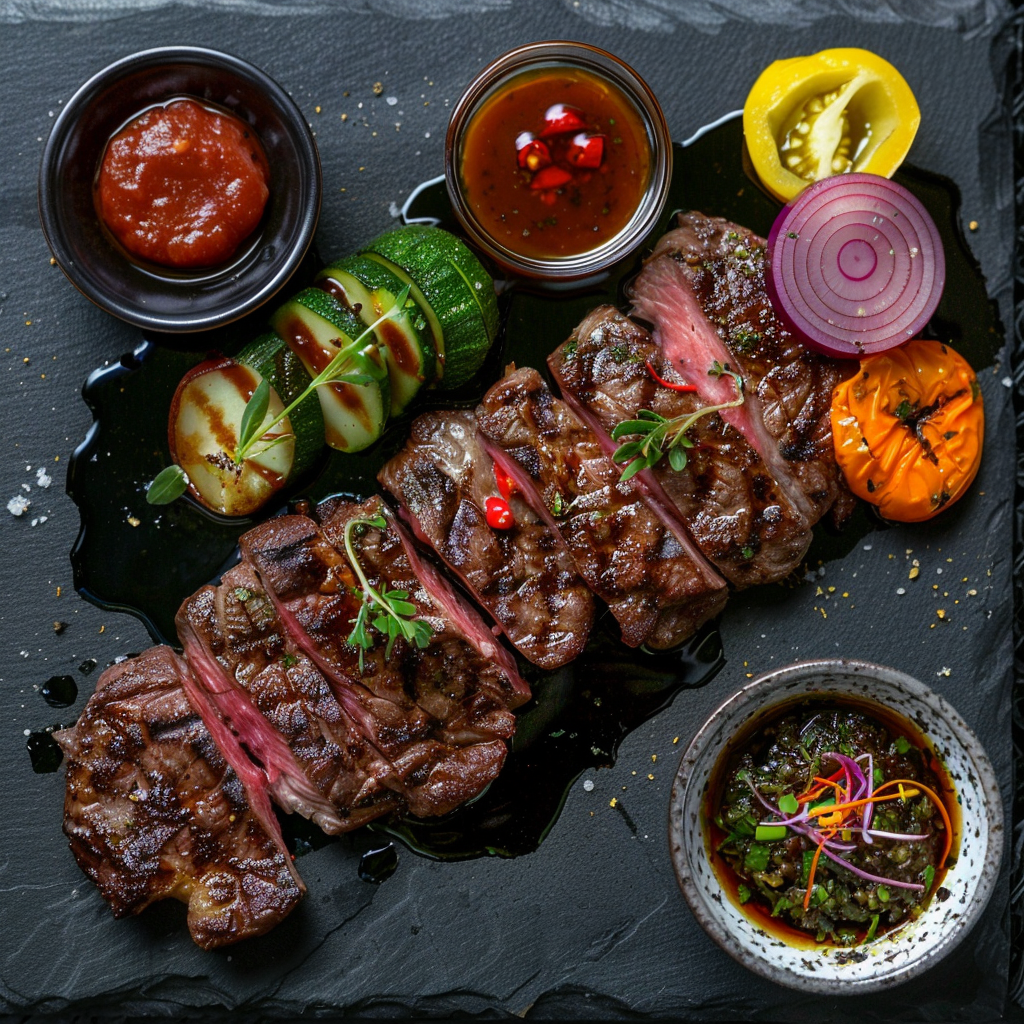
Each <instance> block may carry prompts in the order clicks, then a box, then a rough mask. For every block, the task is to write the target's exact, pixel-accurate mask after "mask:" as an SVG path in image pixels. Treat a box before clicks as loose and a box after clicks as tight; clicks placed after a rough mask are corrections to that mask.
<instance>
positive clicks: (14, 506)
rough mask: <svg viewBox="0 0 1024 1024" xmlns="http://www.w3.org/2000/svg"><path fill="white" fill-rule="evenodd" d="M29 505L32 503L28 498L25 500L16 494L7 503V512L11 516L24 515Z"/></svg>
mask: <svg viewBox="0 0 1024 1024" xmlns="http://www.w3.org/2000/svg"><path fill="white" fill-rule="evenodd" d="M31 504H32V502H30V501H29V500H28V498H25V497H23V496H22V495H20V494H16V495H15V496H14V497H13V498H11V500H10V501H9V502H7V511H8V512H10V513H11V515H12V516H20V515H24V513H25V511H26V510H27V509H28V507H29V505H31Z"/></svg>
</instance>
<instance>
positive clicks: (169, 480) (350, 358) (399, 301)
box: [146, 285, 411, 505]
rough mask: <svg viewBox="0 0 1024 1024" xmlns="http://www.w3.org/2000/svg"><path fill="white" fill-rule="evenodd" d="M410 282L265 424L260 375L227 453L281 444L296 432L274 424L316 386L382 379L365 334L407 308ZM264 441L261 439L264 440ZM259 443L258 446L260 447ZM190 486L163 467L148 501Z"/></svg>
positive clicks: (161, 501) (240, 457) (177, 471)
mask: <svg viewBox="0 0 1024 1024" xmlns="http://www.w3.org/2000/svg"><path fill="white" fill-rule="evenodd" d="M410 288H411V286H410V285H406V286H405V287H404V288H403V289H402V290H401V291H400V292H399V293H398V295H397V296H395V301H394V304H393V305H392V306H391V308H390V309H388V310H386V311H385V312H383V313H382V314H381V315H380V316H379V317H377V319H376V320H374V322H373V323H372V324H370V325H369V326H368V327H367V328H365V330H363V332H362V333H361V334H360V335H359V336H358V337H357V338H354V339H353V340H352V341H350V342H349V343H348V344H347V345H344V346H342V347H341V348H340V349H339V350H338V352H337V353H335V355H334V358H333V359H331V361H330V362H329V363H328V364H327V366H325V367H324V368H323V369H322V370H321V371H320V372H319V373H318V374H317V375H316V376H315V377H314V378H313V379H312V380H311V381H310V382H309V384H307V385H306V387H305V388H304V389H303V390H302V392H301V394H299V395H298V396H297V397H296V398H295V399H294V400H293V401H291V402H289V404H288V405H286V406H285V407H284V408H283V409H282V410H281V412H279V413H278V414H277V415H276V416H275V417H274V418H273V419H271V421H270V422H269V423H267V424H266V425H265V426H264V425H263V421H264V419H266V416H267V410H268V408H269V407H270V393H271V392H270V382H269V381H267V380H266V379H265V378H264V379H261V380H260V382H259V384H258V385H257V386H256V389H255V390H254V391H253V393H252V394H251V395H250V396H249V400H248V401H247V402H246V403H245V409H244V410H243V412H242V419H241V422H240V423H239V427H238V445H237V446H236V448H235V450H234V452H227V453H226V454H227V455H228V456H229V457H230V458H231V461H232V462H233V463H234V464H235V465H236V466H241V465H242V463H243V462H245V460H246V459H248V458H251V457H253V456H254V455H263V454H265V453H266V452H268V451H270V449H271V448H274V447H275V446H277V445H279V444H282V443H283V442H284V441H287V440H288V439H289V438H291V437H293V436H294V435H292V434H290V433H284V434H279V435H277V436H275V437H269V435H270V434H271V432H272V431H273V430H274V428H275V427H276V426H277V425H278V424H279V423H281V422H282V421H283V420H284V419H286V418H287V417H288V416H289V415H291V413H292V412H293V411H294V409H295V408H296V406H298V405H300V404H301V403H302V402H304V401H306V399H308V398H309V396H310V395H312V394H313V393H314V392H315V391H316V389H317V388H320V387H323V386H324V385H325V384H352V385H355V386H359V385H366V384H372V383H374V382H375V381H379V380H382V379H383V377H384V376H385V375H386V374H387V368H386V366H384V365H381V364H378V363H376V362H374V360H372V359H371V358H370V356H369V355H368V354H367V353H368V350H369V349H370V347H371V346H372V345H373V344H374V342H373V341H370V342H369V343H367V341H366V338H367V337H368V336H372V334H373V332H374V331H375V330H376V329H377V328H378V327H379V326H380V325H381V324H382V323H384V322H385V321H386V320H394V319H396V318H397V317H399V316H402V315H403V314H404V313H405V312H406V306H407V304H408V303H409V301H410V300H409V291H410ZM261 442H262V443H261ZM257 446H259V447H257ZM187 489H188V476H187V475H186V473H185V471H184V470H183V469H182V468H181V467H180V466H167V467H166V468H165V469H162V470H161V471H160V472H159V473H158V474H157V475H156V477H155V478H154V479H153V480H152V482H151V483H150V484H149V487H148V488H147V489H146V501H148V502H149V504H151V505H166V504H168V503H169V502H172V501H174V500H175V499H176V498H179V497H181V495H182V494H184V493H185V491H186V490H187Z"/></svg>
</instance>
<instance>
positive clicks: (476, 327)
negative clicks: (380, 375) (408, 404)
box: [363, 224, 498, 388]
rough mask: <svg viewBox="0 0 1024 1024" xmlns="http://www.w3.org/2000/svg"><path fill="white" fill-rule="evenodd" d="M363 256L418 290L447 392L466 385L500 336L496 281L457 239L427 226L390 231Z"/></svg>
mask: <svg viewBox="0 0 1024 1024" xmlns="http://www.w3.org/2000/svg"><path fill="white" fill-rule="evenodd" d="M363 255H365V256H368V257H369V258H371V259H374V260H377V261H378V262H380V263H382V264H383V265H384V266H387V267H388V268H389V269H390V270H392V271H393V272H394V273H395V274H396V275H397V276H398V277H399V278H400V279H401V280H402V281H404V282H405V283H406V284H409V285H411V286H412V287H411V294H412V297H413V298H414V299H415V300H416V302H417V303H418V305H419V307H420V309H422V310H423V312H424V314H425V315H426V318H427V322H428V323H429V324H430V329H431V331H432V332H433V335H434V346H435V349H436V351H437V358H438V368H437V377H438V379H439V380H441V381H442V384H443V386H444V387H445V388H457V387H458V386H459V385H460V384H465V383H466V382H467V381H468V380H469V379H470V378H471V377H472V376H473V375H474V374H475V373H476V371H477V370H479V369H480V367H481V366H482V365H483V361H484V359H485V358H486V356H487V352H488V351H489V349H490V347H491V345H492V343H493V342H494V339H495V337H496V336H497V333H498V300H497V297H496V296H495V293H494V282H493V280H492V279H491V277H490V275H489V274H488V273H487V271H486V270H484V268H483V266H481V264H480V261H479V260H478V259H477V258H476V257H475V256H474V255H473V254H472V253H471V252H470V251H469V249H468V248H466V246H465V244H464V243H463V242H462V241H460V240H459V239H458V238H456V237H455V236H454V235H452V234H449V233H448V232H447V231H443V230H442V229H441V228H434V227H428V226H427V225H425V224H409V225H406V226H405V227H401V228H396V229H395V230H393V231H388V232H387V233H385V234H383V235H381V236H380V237H379V238H375V239H374V240H373V241H372V242H370V243H369V244H368V245H366V246H365V247H364V249H363ZM442 378H443V380H442Z"/></svg>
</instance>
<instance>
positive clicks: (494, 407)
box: [477, 367, 726, 648]
mask: <svg viewBox="0 0 1024 1024" xmlns="http://www.w3.org/2000/svg"><path fill="white" fill-rule="evenodd" d="M477 421H478V422H479V424H480V428H481V431H482V433H483V435H484V436H485V438H486V439H487V442H488V450H489V451H490V452H491V453H492V454H493V455H494V456H495V457H496V459H498V460H499V462H501V464H502V465H503V466H504V467H505V468H506V469H507V470H508V471H509V472H510V473H511V474H512V475H513V476H514V477H515V478H516V480H517V482H518V483H519V486H520V488H521V490H522V491H523V493H524V494H526V495H528V496H532V500H533V502H534V510H535V511H536V512H537V513H538V514H539V515H541V516H542V517H543V518H544V519H545V521H547V522H549V523H550V524H551V525H553V526H555V525H557V528H558V530H559V531H560V532H561V534H562V537H563V538H564V540H565V543H566V545H567V547H568V548H569V551H570V553H571V554H572V556H573V558H574V559H575V561H576V566H577V568H578V569H579V572H580V575H581V576H582V577H583V579H584V580H586V582H587V584H588V585H589V586H590V587H591V589H592V590H593V591H594V592H595V593H596V594H597V595H598V596H599V597H601V598H602V599H603V600H605V601H606V602H607V603H608V606H609V608H610V609H611V611H612V614H613V615H614V616H615V618H616V619H617V620H618V622H619V625H620V627H621V629H622V639H623V640H624V641H625V642H626V643H627V644H629V645H630V646H633V647H637V646H639V645H640V644H642V643H647V644H648V645H649V646H651V647H655V648H667V647H671V646H673V645H674V644H676V643H678V642H680V641H681V640H683V639H684V638H685V637H687V636H689V635H690V634H692V633H693V632H695V631H696V630H697V629H698V628H699V627H700V626H701V625H702V624H703V623H704V622H706V621H708V619H710V618H712V617H713V616H714V615H715V614H717V612H718V611H719V610H720V609H721V607H722V606H723V604H724V602H725V594H726V591H725V589H724V585H723V582H722V580H721V579H720V578H719V577H717V575H715V574H714V573H713V572H712V571H711V570H710V569H709V568H708V567H706V566H705V565H704V564H702V561H703V560H702V559H701V560H700V561H697V560H695V559H694V558H693V557H691V555H690V553H689V552H688V551H687V550H686V547H685V544H686V542H687V539H686V538H681V537H680V536H679V535H678V534H677V533H675V532H674V531H673V529H672V527H670V526H667V525H666V524H665V523H664V522H663V521H662V520H661V518H659V516H658V515H656V514H655V512H654V511H652V509H651V508H650V507H649V506H648V505H647V504H646V503H645V502H644V501H643V499H642V497H641V495H640V493H639V491H638V490H637V488H636V487H635V486H634V485H633V484H632V482H627V483H622V482H621V481H620V480H619V477H620V475H621V470H620V469H619V467H617V466H616V465H615V464H614V463H613V462H612V461H611V459H610V458H609V457H608V456H607V455H606V454H605V452H604V451H603V449H602V447H601V444H600V441H599V440H598V438H597V437H596V436H595V434H594V433H593V431H591V430H590V428H589V427H587V426H586V425H585V424H584V423H582V422H581V421H580V420H579V418H578V417H577V416H576V415H575V414H574V413H573V412H572V410H571V409H569V407H568V406H567V405H566V404H565V403H564V402H562V401H561V400H559V399H557V398H555V397H554V395H552V394H551V392H550V391H549V390H548V388H547V385H545V383H544V381H543V380H542V379H541V376H540V374H539V373H537V371H536V370H533V369H529V368H525V367H524V368H523V369H520V370H515V371H513V372H511V373H509V374H507V375H506V376H505V377H504V378H503V379H502V380H500V381H498V383H497V384H495V385H494V387H492V388H491V389H490V391H488V392H487V394H486V395H485V396H484V399H483V402H482V404H481V405H480V406H479V407H478V409H477ZM698 559H700V556H699V555H698Z"/></svg>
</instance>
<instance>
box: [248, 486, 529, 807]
mask: <svg viewBox="0 0 1024 1024" xmlns="http://www.w3.org/2000/svg"><path fill="white" fill-rule="evenodd" d="M383 514H386V515H387V516H388V517H389V518H388V525H387V526H386V527H385V529H384V530H379V529H377V528H374V527H368V528H366V527H361V526H360V527H357V529H356V531H355V532H354V533H353V535H352V536H351V537H350V538H349V539H350V543H351V545H352V548H353V553H354V555H355V557H356V559H357V561H358V562H359V564H360V567H361V570H362V572H363V573H364V574H365V575H366V576H367V579H368V582H369V584H370V585H371V586H373V587H374V588H376V589H377V590H378V591H379V592H380V591H391V590H404V591H406V592H407V593H408V594H409V597H408V601H409V603H411V604H412V605H413V606H414V608H415V614H414V617H415V618H421V619H423V620H424V621H426V622H428V623H429V625H430V627H431V631H432V632H431V636H430V639H429V641H428V643H427V645H426V647H424V648H419V647H417V646H416V645H415V644H412V643H410V642H409V641H406V640H405V639H404V638H400V639H398V640H396V641H395V642H394V644H393V649H391V650H389V649H388V646H387V638H386V637H385V636H383V635H381V634H380V633H379V632H377V630H376V629H375V628H373V627H372V626H370V627H368V629H369V631H370V634H371V636H372V639H373V646H372V647H371V648H370V649H369V650H364V651H362V652H360V650H358V649H357V648H356V647H354V646H352V645H351V644H349V643H348V637H349V635H350V633H351V631H352V624H353V622H354V620H355V619H356V616H357V614H358V611H359V606H360V603H361V599H360V597H359V596H356V593H355V588H356V587H357V586H358V584H357V580H356V577H355V575H354V572H353V569H352V565H351V564H350V562H349V561H348V559H347V558H346V557H345V556H343V555H342V554H341V553H340V552H339V550H338V549H337V548H336V547H335V546H334V545H333V544H332V543H331V541H330V539H329V537H333V538H334V539H336V540H338V541H339V542H340V543H341V544H342V545H344V533H345V526H346V525H347V523H348V522H349V521H350V520H353V519H365V518H367V517H374V516H378V515H383ZM392 525H393V517H392V516H391V514H390V513H385V507H384V505H383V503H382V502H381V500H380V499H379V498H372V499H370V500H369V501H367V502H365V503H364V504H362V505H355V504H353V503H350V502H339V503H335V504H334V505H333V508H332V509H331V510H330V513H329V516H328V518H327V519H326V520H325V523H324V528H323V530H321V528H320V527H318V526H317V524H316V523H314V522H313V520H311V519H309V518H307V517H304V516H282V517H279V518H277V519H273V520H270V521H268V522H266V523H264V524H262V525H261V526H258V527H256V528H255V529H254V530H251V531H250V532H249V533H248V534H246V535H245V536H244V537H243V538H242V550H243V553H244V555H245V557H246V558H247V559H248V560H251V562H252V564H253V566H254V567H255V569H256V571H257V572H258V574H259V577H260V580H261V581H262V584H263V586H264V588H265V589H266V593H267V595H268V596H269V597H270V599H271V602H272V604H273V607H274V611H275V612H276V614H277V617H278V619H279V621H280V629H281V631H282V634H283V636H284V637H285V638H286V642H287V643H288V644H289V646H290V647H293V648H294V649H295V650H296V651H298V652H300V653H302V654H304V655H305V656H306V657H307V658H308V659H309V660H310V661H311V662H312V663H313V664H315V665H316V667H317V668H318V669H319V670H320V672H321V673H322V674H323V675H324V676H325V677H326V678H327V679H328V680H329V681H330V683H331V686H332V689H333V690H334V693H335V695H336V696H337V698H338V701H339V704H340V705H341V706H342V708H343V710H344V711H345V713H346V715H347V716H348V717H349V718H350V719H351V720H352V722H353V723H354V724H355V726H356V728H357V729H358V730H359V731H360V732H361V733H362V734H363V736H364V737H365V738H366V741H367V743H368V744H369V745H370V746H371V747H372V748H373V749H374V750H375V751H377V752H379V755H380V757H381V759H382V761H383V762H384V763H386V764H387V765H389V766H390V767H391V772H390V774H389V775H388V776H386V777H384V778H383V779H382V782H383V784H384V785H386V786H388V787H389V788H392V789H394V790H395V791H396V792H397V793H399V794H400V796H401V797H402V800H403V802H404V804H407V806H408V808H409V810H410V811H411V812H412V813H413V814H416V815H420V816H426V815H438V814H445V813H447V812H448V811H450V810H453V809H454V808H455V807H457V806H458V805H459V804H461V803H463V802H464V801H465V800H468V799H469V798H470V797H472V796H475V795H477V794H478V793H479V792H480V791H481V790H482V789H483V788H484V787H485V786H486V785H487V784H488V783H489V782H490V781H491V780H492V779H493V778H495V777H496V776H497V774H498V772H499V770H500V769H501V766H502V764H503V763H504V760H505V756H506V754H507V746H506V743H505V740H506V739H508V738H510V737H511V736H512V734H513V732H514V729H515V719H514V716H513V715H512V713H511V710H510V707H511V706H512V705H513V704H515V703H520V702H521V701H522V700H523V699H524V693H523V692H522V691H523V690H524V689H525V687H526V684H525V683H524V682H523V681H522V680H521V679H518V674H517V679H516V680H510V679H509V678H508V675H507V673H506V671H505V670H504V669H503V668H501V667H500V666H499V665H497V664H495V660H496V659H495V660H491V658H489V657H487V656H485V655H483V654H481V653H480V651H479V650H477V648H476V647H474V646H473V644H472V643H470V642H469V641H468V639H467V637H466V635H465V633H464V632H463V630H462V629H460V627H459V625H458V623H457V622H456V621H454V620H453V618H451V617H450V615H449V614H448V613H447V612H446V610H445V608H444V606H443V603H442V601H439V600H437V599H436V597H435V595H434V593H431V594H428V593H427V591H426V589H425V587H424V586H423V585H422V583H421V581H420V579H419V578H418V577H417V576H416V575H415V573H414V572H413V570H412V566H411V564H410V562H409V559H408V558H407V557H406V555H405V548H404V545H403V542H402V540H401V538H400V537H399V536H398V534H397V533H396V531H395V530H394V529H393V528H392ZM452 597H454V594H452V593H451V592H450V588H449V593H448V594H447V595H445V597H444V600H445V601H447V600H448V599H450V598H452ZM460 611H461V612H462V614H464V616H465V618H466V621H467V622H473V620H474V619H475V621H476V623H478V624H479V630H480V632H482V633H484V634H485V635H486V636H487V638H488V640H487V644H488V649H490V650H493V648H494V646H495V642H494V638H493V637H491V636H490V634H489V633H488V632H487V630H486V628H485V627H484V626H483V623H482V622H480V620H479V618H478V617H476V616H475V615H474V614H473V613H472V612H470V611H469V610H468V609H461V610H460ZM372 618H373V616H371V619H372ZM505 657H508V656H507V654H506V655H505ZM526 693H528V690H526Z"/></svg>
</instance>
